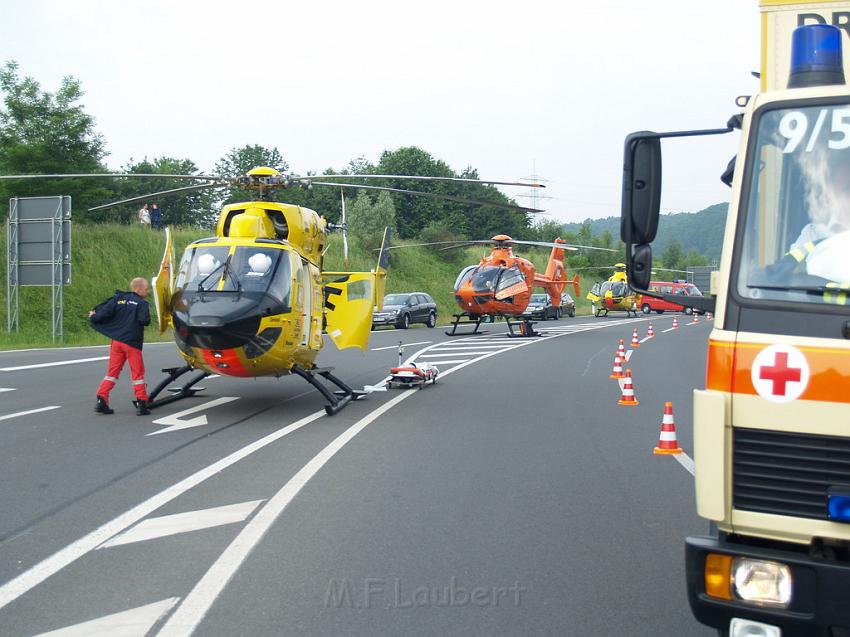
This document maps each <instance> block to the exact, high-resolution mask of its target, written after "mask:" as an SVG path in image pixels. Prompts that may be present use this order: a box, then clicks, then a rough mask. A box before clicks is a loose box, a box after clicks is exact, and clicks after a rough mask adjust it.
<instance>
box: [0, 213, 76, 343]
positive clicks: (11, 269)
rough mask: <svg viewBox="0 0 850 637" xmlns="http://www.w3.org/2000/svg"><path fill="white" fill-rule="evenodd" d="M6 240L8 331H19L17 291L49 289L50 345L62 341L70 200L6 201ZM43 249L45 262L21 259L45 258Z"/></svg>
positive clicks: (68, 273)
mask: <svg viewBox="0 0 850 637" xmlns="http://www.w3.org/2000/svg"><path fill="white" fill-rule="evenodd" d="M24 238H26V241H24ZM7 239H8V243H7V257H6V266H7V269H6V327H7V329H8V331H10V332H11V331H13V330H14V331H18V330H19V329H20V316H21V310H20V288H21V287H24V286H48V285H49V286H50V288H51V295H50V298H51V307H52V312H51V317H52V320H51V332H52V335H53V342H54V343H55V342H56V338H57V337H59V340H60V341H62V340H64V312H65V296H64V288H65V286H66V285H70V284H71V197H68V196H56V197H20V198H19V197H13V198H12V199H10V200H9V222H8V229H7ZM47 245H49V246H50V259H49V260H47V259H25V258H22V257H23V256H26V254H30V255H32V254H41V253H45V254H46V250H44V249H43V248H46V247H47ZM22 246H25V249H23V250H22ZM39 247H41V248H42V249H39ZM22 252H24V253H26V254H22Z"/></svg>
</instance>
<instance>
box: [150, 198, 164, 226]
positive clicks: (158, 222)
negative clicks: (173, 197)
mask: <svg viewBox="0 0 850 637" xmlns="http://www.w3.org/2000/svg"><path fill="white" fill-rule="evenodd" d="M151 227H152V228H153V229H154V230H162V210H160V209H159V206H157V205H156V204H153V205H152V206H151Z"/></svg>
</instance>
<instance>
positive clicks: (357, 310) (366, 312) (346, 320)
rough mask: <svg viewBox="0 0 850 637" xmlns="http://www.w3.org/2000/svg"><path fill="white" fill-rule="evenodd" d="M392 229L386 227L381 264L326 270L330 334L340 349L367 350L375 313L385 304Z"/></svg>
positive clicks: (324, 276)
mask: <svg viewBox="0 0 850 637" xmlns="http://www.w3.org/2000/svg"><path fill="white" fill-rule="evenodd" d="M391 235H392V232H391V231H390V229H389V228H386V229H385V230H384V240H383V242H382V243H381V251H380V254H379V255H378V264H377V265H376V267H375V269H374V270H373V271H372V272H323V273H322V278H323V279H324V288H325V321H326V326H327V332H328V336H330V337H331V340H332V341H333V342H334V345H336V346H337V347H338V348H339V349H346V348H348V347H359V348H360V349H363V350H365V349H366V347H367V346H368V343H369V333H370V332H371V331H372V312H373V311H374V310H375V309H376V308H377V309H378V310H380V309H382V308H383V306H384V290H385V289H386V285H387V269H388V268H389V250H388V248H389V243H390V237H391Z"/></svg>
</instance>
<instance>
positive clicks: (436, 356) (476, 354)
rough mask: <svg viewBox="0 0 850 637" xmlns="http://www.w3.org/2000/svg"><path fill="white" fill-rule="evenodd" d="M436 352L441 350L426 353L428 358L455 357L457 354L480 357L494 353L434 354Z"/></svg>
mask: <svg viewBox="0 0 850 637" xmlns="http://www.w3.org/2000/svg"><path fill="white" fill-rule="evenodd" d="M438 351H441V350H436V349H435V350H431V351H430V352H428V358H438V357H440V356H457V355H458V354H461V355H463V356H480V355H481V354H492V353H494V352H470V351H466V350H464V351H461V352H448V353H443V354H437V353H436V352H438Z"/></svg>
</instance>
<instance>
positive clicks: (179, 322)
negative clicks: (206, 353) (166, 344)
mask: <svg viewBox="0 0 850 637" xmlns="http://www.w3.org/2000/svg"><path fill="white" fill-rule="evenodd" d="M174 328H175V334H176V335H177V337H178V338H179V339H180V340H182V341H183V342H184V343H185V344H186V345H187V346H189V347H199V348H201V349H212V350H223V349H234V348H237V347H242V346H244V345H246V344H247V343H249V342H251V340H252V339H253V338H254V337H255V336H256V335H257V333H258V332H259V328H260V317H259V316H247V317H242V318H239V319H237V320H234V321H226V320H224V319H222V318H221V317H218V316H203V315H197V316H193V315H182V316H181V313H177V314H175V315H174Z"/></svg>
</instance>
